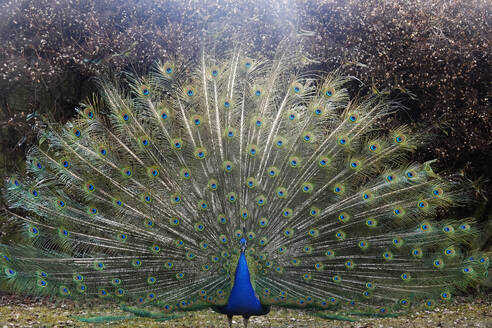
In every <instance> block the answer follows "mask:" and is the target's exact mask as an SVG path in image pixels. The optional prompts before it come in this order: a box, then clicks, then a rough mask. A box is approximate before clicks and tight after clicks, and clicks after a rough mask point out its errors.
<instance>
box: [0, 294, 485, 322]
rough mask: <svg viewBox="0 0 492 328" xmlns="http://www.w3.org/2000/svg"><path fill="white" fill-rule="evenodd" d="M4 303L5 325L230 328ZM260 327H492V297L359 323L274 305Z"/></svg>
mask: <svg viewBox="0 0 492 328" xmlns="http://www.w3.org/2000/svg"><path fill="white" fill-rule="evenodd" d="M1 304H2V305H1V306H0V328H4V327H107V326H111V327H146V328H147V327H173V328H184V327H190V328H191V327H200V328H206V327H209V328H212V327H214V328H219V327H223V328H227V327H228V325H227V320H226V318H225V316H223V315H220V314H217V313H215V312H213V311H211V310H207V311H200V312H189V313H183V315H184V317H182V318H178V319H174V320H171V321H156V320H153V319H150V318H133V319H130V320H120V321H111V322H106V323H99V324H94V323H85V322H80V321H78V320H77V319H76V318H77V317H86V318H87V317H93V316H128V313H127V312H123V311H121V310H120V309H119V308H118V307H117V306H113V305H102V304H97V305H94V306H90V305H83V306H79V305H76V304H70V303H58V304H55V303H52V302H49V301H46V300H41V301H34V302H29V301H28V302H23V301H22V300H21V301H19V300H13V301H12V302H10V301H9V300H8V299H5V298H4V299H3V302H1ZM234 322H235V323H234V327H238V328H239V327H242V326H243V325H242V319H241V317H234ZM249 327H250V328H254V327H269V328H274V327H275V328H276V327H278V328H280V327H306V328H308V327H309V328H312V327H319V328H325V327H326V328H330V327H492V298H491V297H490V296H488V297H485V299H483V298H480V297H475V298H474V299H471V298H469V299H466V300H465V299H463V298H460V299H456V300H455V301H454V302H451V303H449V304H447V305H446V306H440V307H438V308H436V309H435V310H434V311H432V312H429V311H416V312H414V313H412V314H406V315H401V316H399V317H396V318H363V319H360V320H358V321H356V322H345V321H331V320H326V319H321V318H318V317H314V316H311V315H309V314H308V313H305V312H302V311H295V310H286V309H278V308H273V309H272V311H271V312H270V314H268V315H267V316H262V317H252V318H251V320H250V326H249Z"/></svg>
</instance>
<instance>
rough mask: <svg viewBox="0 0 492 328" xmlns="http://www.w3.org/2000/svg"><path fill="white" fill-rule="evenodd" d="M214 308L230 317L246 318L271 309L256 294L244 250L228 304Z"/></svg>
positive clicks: (265, 312)
mask: <svg viewBox="0 0 492 328" xmlns="http://www.w3.org/2000/svg"><path fill="white" fill-rule="evenodd" d="M213 309H214V310H215V311H217V312H219V313H222V314H227V315H228V316H229V317H230V316H233V315H242V316H243V317H245V318H249V317H250V316H252V315H264V314H267V313H268V312H269V311H270V307H269V306H265V305H262V304H261V303H260V300H259V299H258V297H256V295H255V291H254V289H253V286H252V285H251V279H250V276H249V269H248V262H247V261H246V255H244V250H243V251H241V256H240V257H239V262H238V263H237V267H236V274H235V279H234V286H232V290H231V294H230V295H229V300H228V301H227V304H226V305H224V306H215V307H213Z"/></svg>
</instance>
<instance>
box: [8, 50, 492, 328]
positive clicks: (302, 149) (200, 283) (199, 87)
mask: <svg viewBox="0 0 492 328" xmlns="http://www.w3.org/2000/svg"><path fill="white" fill-rule="evenodd" d="M231 48H232V49H230V50H229V51H214V49H204V50H203V51H200V54H199V55H198V56H197V58H198V59H197V60H196V61H189V60H188V61H187V60H179V59H178V58H177V57H169V58H167V59H165V60H164V59H163V60H161V61H158V62H156V63H155V64H154V65H153V66H152V68H151V69H150V70H149V73H148V74H144V75H139V74H135V73H127V74H126V75H125V77H124V79H123V81H124V83H118V82H114V81H113V80H110V79H101V80H100V81H99V82H98V88H99V90H100V95H99V96H94V97H93V98H88V99H87V100H86V101H84V102H83V103H81V104H80V106H78V107H77V114H76V115H77V117H76V118H75V119H72V120H71V121H69V122H68V123H66V124H56V123H53V122H44V123H43V124H44V125H43V128H42V131H41V132H40V135H39V144H38V145H36V146H33V147H32V148H31V149H30V150H29V151H28V153H27V165H26V173H25V174H22V175H21V174H17V175H13V176H10V177H9V178H8V179H7V181H6V183H5V187H4V192H3V195H4V198H5V199H6V202H7V204H8V209H6V215H7V216H8V218H10V219H12V220H14V221H16V222H19V223H20V224H21V225H20V226H21V229H22V233H23V235H24V236H25V239H26V243H25V244H23V245H1V246H0V281H1V282H2V283H3V284H4V286H7V287H8V288H9V289H11V290H13V291H16V292H27V293H32V294H35V295H49V296H57V297H61V298H72V299H80V300H85V299H90V298H100V299H105V300H109V301H111V302H117V303H119V304H121V305H122V308H124V309H126V310H127V311H130V312H132V313H134V314H137V315H148V314H149V312H146V310H145V308H146V307H151V308H158V309H159V313H160V314H161V316H160V318H161V319H162V318H171V317H172V316H173V314H175V313H180V312H183V311H191V310H199V309H206V308H211V309H213V310H214V311H216V312H219V313H222V314H225V315H226V316H227V318H228V322H229V325H230V326H231V327H232V317H233V316H235V315H240V316H242V317H243V319H244V327H247V325H248V319H249V318H250V317H251V316H259V315H265V314H267V313H268V312H269V311H270V308H271V307H272V306H277V307H289V308H297V309H301V310H305V311H310V312H311V313H315V314H317V315H320V316H322V317H325V318H332V319H341V320H344V319H349V318H351V317H352V316H358V315H372V316H391V315H395V314H397V313H399V312H404V311H410V310H411V309H415V308H420V307H425V308H433V307H434V306H435V305H436V304H439V303H440V302H446V301H448V300H450V299H451V297H452V295H453V293H455V292H456V291H459V290H463V289H465V287H466V286H468V285H469V284H470V283H474V282H477V281H479V280H480V279H482V278H483V277H485V276H486V275H487V269H488V265H489V258H488V255H487V254H486V253H480V252H479V251H475V250H470V248H472V247H471V245H472V242H473V240H474V239H476V238H477V235H478V233H477V232H478V230H477V227H476V225H475V224H474V220H473V218H464V219H454V218H447V219H444V220H436V219H435V217H436V213H437V211H438V210H439V209H442V208H446V207H450V206H460V205H465V204H467V203H468V202H469V201H470V196H469V193H468V191H467V190H468V187H467V183H466V181H464V179H463V178H461V177H459V176H455V175H445V176H440V175H438V174H437V173H435V172H434V171H433V169H432V167H431V166H432V161H431V162H426V163H417V162H411V161H410V160H409V157H410V156H409V155H410V154H411V152H414V151H415V150H416V149H417V146H419V145H421V144H423V143H425V142H429V139H430V137H429V135H428V134H427V133H422V132H421V133H417V132H415V131H412V130H411V129H410V127H409V126H406V125H403V126H399V127H395V128H390V129H385V128H383V127H382V125H381V122H382V121H384V120H385V119H387V118H388V117H389V116H390V115H392V114H394V113H395V112H396V111H398V110H399V109H400V108H401V107H402V106H401V105H400V104H399V103H398V102H397V101H394V100H391V99H389V98H388V97H385V96H384V95H382V94H381V93H374V92H373V93H369V94H365V95H364V94H362V92H359V93H357V95H352V93H351V92H349V89H348V87H347V84H348V83H349V82H350V80H351V78H350V77H347V76H344V75H343V74H341V73H340V70H335V71H333V72H329V73H323V72H319V71H316V70H305V69H304V68H305V67H306V65H307V64H306V63H307V62H308V61H306V58H305V57H303V56H302V54H301V53H300V52H299V51H298V50H296V49H298V48H297V47H294V46H290V45H289V44H288V43H285V44H284V45H283V46H279V50H278V51H277V53H276V54H275V55H274V56H273V57H272V58H270V59H267V58H258V59H254V58H252V57H253V56H250V55H249V56H248V52H247V49H244V48H245V47H244V46H242V45H241V44H238V45H234V46H233V47H231ZM152 313H153V312H152Z"/></svg>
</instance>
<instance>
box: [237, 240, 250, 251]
mask: <svg viewBox="0 0 492 328" xmlns="http://www.w3.org/2000/svg"><path fill="white" fill-rule="evenodd" d="M247 242H248V241H247V240H246V238H241V240H240V241H239V243H240V244H241V252H244V251H245V250H246V244H247Z"/></svg>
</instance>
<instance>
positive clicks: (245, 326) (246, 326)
mask: <svg viewBox="0 0 492 328" xmlns="http://www.w3.org/2000/svg"><path fill="white" fill-rule="evenodd" d="M248 320H249V317H243V323H244V328H248Z"/></svg>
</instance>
